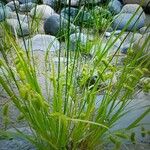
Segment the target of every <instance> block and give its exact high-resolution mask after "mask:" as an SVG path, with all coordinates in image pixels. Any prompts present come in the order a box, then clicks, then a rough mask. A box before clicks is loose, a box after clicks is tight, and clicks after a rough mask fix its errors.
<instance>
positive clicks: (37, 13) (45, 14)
mask: <svg viewBox="0 0 150 150" xmlns="http://www.w3.org/2000/svg"><path fill="white" fill-rule="evenodd" d="M54 13H55V12H54V10H53V9H52V8H51V7H50V6H48V5H37V6H36V7H34V8H32V9H31V12H30V15H31V17H33V18H38V19H43V20H45V19H47V18H49V17H50V16H51V15H53V14H54Z"/></svg>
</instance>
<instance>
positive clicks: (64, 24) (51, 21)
mask: <svg viewBox="0 0 150 150" xmlns="http://www.w3.org/2000/svg"><path fill="white" fill-rule="evenodd" d="M60 17H61V16H60V15H58V14H54V15H52V16H50V17H49V18H48V19H47V20H46V21H45V22H44V31H45V33H46V34H51V35H54V36H62V35H63V36H64V35H65V34H66V33H67V32H68V21H67V20H66V19H64V18H62V17H61V18H60ZM60 19H61V20H60ZM60 23H61V24H60ZM60 26H61V28H60ZM76 30H77V29H76V27H75V26H74V25H73V24H72V23H70V34H71V33H74V32H75V31H76Z"/></svg>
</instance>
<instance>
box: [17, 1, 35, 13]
mask: <svg viewBox="0 0 150 150" xmlns="http://www.w3.org/2000/svg"><path fill="white" fill-rule="evenodd" d="M35 6H36V4H35V3H32V2H29V3H25V4H21V5H20V8H19V10H20V11H22V12H29V11H30V10H31V9H32V8H33V7H35Z"/></svg>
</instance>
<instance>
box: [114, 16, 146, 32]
mask: <svg viewBox="0 0 150 150" xmlns="http://www.w3.org/2000/svg"><path fill="white" fill-rule="evenodd" d="M130 20H131V21H130ZM144 25H145V18H144V17H140V18H139V15H135V16H133V14H131V13H121V14H119V15H117V16H115V18H114V21H113V24H112V27H113V28H114V29H117V30H122V29H124V28H125V26H126V30H127V31H134V30H138V29H140V28H142V27H143V26H144Z"/></svg>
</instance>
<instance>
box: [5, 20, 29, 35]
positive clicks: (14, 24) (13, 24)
mask: <svg viewBox="0 0 150 150" xmlns="http://www.w3.org/2000/svg"><path fill="white" fill-rule="evenodd" d="M6 22H7V24H8V27H9V28H10V31H11V32H12V34H13V35H16V34H17V35H19V36H26V35H29V33H30V32H29V27H28V24H27V23H25V22H21V27H20V25H19V22H18V20H17V19H6ZM21 29H22V32H21Z"/></svg>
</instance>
